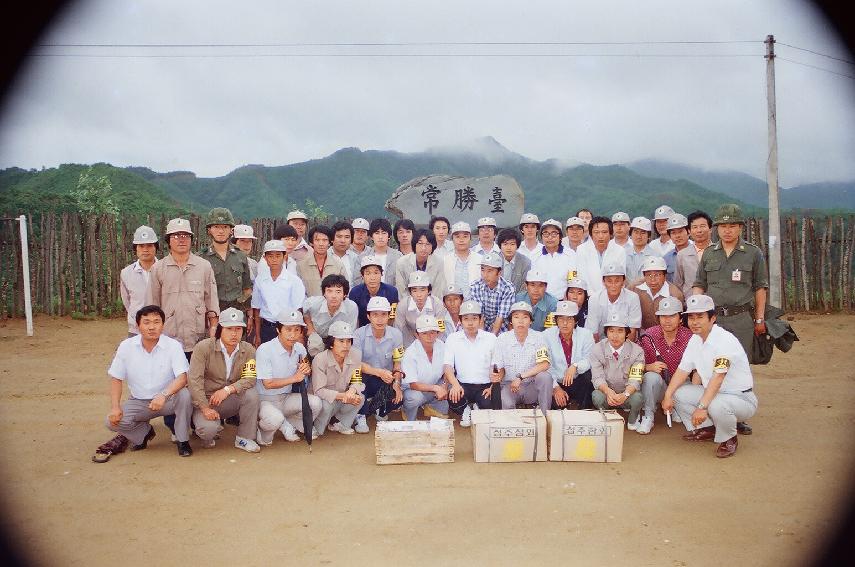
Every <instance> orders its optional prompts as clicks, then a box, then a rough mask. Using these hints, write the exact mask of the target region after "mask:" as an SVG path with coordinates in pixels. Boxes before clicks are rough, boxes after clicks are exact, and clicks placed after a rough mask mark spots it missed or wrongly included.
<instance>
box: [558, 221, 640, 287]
mask: <svg viewBox="0 0 855 567" xmlns="http://www.w3.org/2000/svg"><path fill="white" fill-rule="evenodd" d="M589 229H590V231H591V238H590V240H588V242H585V243H584V244H582V245H581V246H579V249H578V250H577V251H576V270H577V272H578V273H579V277H580V278H582V279H583V280H585V281H586V282H588V293H590V294H591V295H594V294H596V293H597V292H598V291H600V290H601V289H603V271H602V270H603V266H605V265H608V264H613V265H618V266H621V267H624V266H626V250H625V249H624V248H623V247H622V246H619V245H618V244H615V242H613V241H612V239H611V238H612V235H613V233H614V229H613V228H612V221H611V220H610V219H608V218H606V217H594V218H593V219H591V224H590V225H589ZM562 297H563V296H562Z"/></svg>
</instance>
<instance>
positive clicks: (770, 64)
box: [764, 35, 783, 307]
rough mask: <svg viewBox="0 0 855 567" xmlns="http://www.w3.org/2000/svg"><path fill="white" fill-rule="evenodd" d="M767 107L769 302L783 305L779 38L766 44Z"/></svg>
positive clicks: (770, 39)
mask: <svg viewBox="0 0 855 567" xmlns="http://www.w3.org/2000/svg"><path fill="white" fill-rule="evenodd" d="M764 43H765V44H766V107H767V115H768V118H769V157H768V159H767V160H766V182H767V183H768V185H769V238H768V243H769V299H768V304H770V305H775V306H776V307H783V304H782V303H781V211H780V208H779V205H778V127H777V125H776V115H777V112H776V110H775V36H773V35H767V36H766V41H765V42H764Z"/></svg>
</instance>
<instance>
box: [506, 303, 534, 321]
mask: <svg viewBox="0 0 855 567" xmlns="http://www.w3.org/2000/svg"><path fill="white" fill-rule="evenodd" d="M514 311H525V312H526V313H528V314H529V315H531V314H532V309H531V305H529V304H528V303H526V302H525V301H517V302H516V303H514V304H513V305H511V310H510V311H509V312H508V317H510V316H511V313H513V312H514Z"/></svg>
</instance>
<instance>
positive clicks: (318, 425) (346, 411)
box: [314, 396, 365, 435]
mask: <svg viewBox="0 0 855 567" xmlns="http://www.w3.org/2000/svg"><path fill="white" fill-rule="evenodd" d="M360 398H362V401H361V402H360V403H358V404H357V405H353V404H346V403H344V402H340V401H338V400H336V401H334V402H332V403H330V402H328V401H326V400H324V399H321V411H319V412H318V413H317V415H316V416H315V424H314V426H315V429H316V430H317V431H318V435H323V434H324V433H325V432H326V430H327V425H329V424H330V420H331V419H332V418H333V416H335V417H336V419H338V421H339V423H341V426H342V427H345V428H347V427H353V422H354V420H355V419H356V414H357V412H358V411H359V408H361V407H362V404H363V403H364V402H365V398H363V397H362V396H360Z"/></svg>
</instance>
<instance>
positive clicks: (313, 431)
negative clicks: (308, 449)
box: [303, 427, 321, 441]
mask: <svg viewBox="0 0 855 567" xmlns="http://www.w3.org/2000/svg"><path fill="white" fill-rule="evenodd" d="M303 435H304V436H305V434H303ZM320 436H321V434H320V433H318V430H317V429H315V428H314V427H313V428H312V441H314V440H315V439H317V438H318V437H320Z"/></svg>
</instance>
